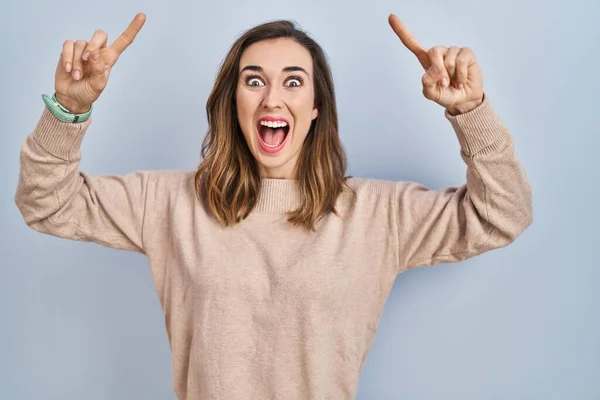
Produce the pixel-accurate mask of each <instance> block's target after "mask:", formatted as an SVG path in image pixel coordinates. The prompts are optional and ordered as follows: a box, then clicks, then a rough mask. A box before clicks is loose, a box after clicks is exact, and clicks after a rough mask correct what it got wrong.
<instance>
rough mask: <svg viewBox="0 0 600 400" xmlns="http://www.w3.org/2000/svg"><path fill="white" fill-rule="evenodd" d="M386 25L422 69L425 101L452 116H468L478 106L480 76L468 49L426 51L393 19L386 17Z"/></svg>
mask: <svg viewBox="0 0 600 400" xmlns="http://www.w3.org/2000/svg"><path fill="white" fill-rule="evenodd" d="M388 21H389V23H390V26H391V27H392V29H393V30H394V32H396V34H397V35H398V37H399V38H400V40H401V41H402V43H403V44H404V45H405V46H406V47H407V48H408V49H409V50H410V51H411V52H412V53H413V54H414V55H415V56H416V57H417V59H418V60H419V62H420V63H421V66H422V67H423V69H425V73H424V74H423V77H422V79H421V81H422V83H423V95H424V96H425V98H427V99H429V100H432V101H434V102H436V103H438V104H439V105H441V106H443V107H446V108H447V109H448V112H449V113H450V114H452V115H456V114H462V113H465V112H468V111H470V110H472V109H474V108H475V107H477V106H478V105H479V104H481V102H482V101H483V76H482V74H481V70H480V69H479V65H478V64H477V60H476V59H475V54H474V53H473V51H472V50H471V49H470V48H468V47H462V48H461V47H457V46H452V47H444V46H435V47H432V48H431V49H429V50H426V49H425V48H424V47H423V46H421V44H419V42H418V41H417V40H416V39H415V37H414V36H413V35H412V34H411V33H410V32H409V31H408V29H407V28H406V26H405V25H404V24H403V23H402V21H400V19H399V18H398V17H397V16H395V15H394V14H390V16H389V18H388Z"/></svg>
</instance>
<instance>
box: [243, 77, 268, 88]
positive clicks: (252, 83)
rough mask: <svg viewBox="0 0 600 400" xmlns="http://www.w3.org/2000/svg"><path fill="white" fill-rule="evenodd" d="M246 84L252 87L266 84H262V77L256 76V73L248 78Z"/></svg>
mask: <svg viewBox="0 0 600 400" xmlns="http://www.w3.org/2000/svg"><path fill="white" fill-rule="evenodd" d="M246 84H247V85H248V86H252V87H259V86H264V85H262V81H261V79H260V78H259V77H258V76H256V75H253V76H249V77H248V78H247V79H246Z"/></svg>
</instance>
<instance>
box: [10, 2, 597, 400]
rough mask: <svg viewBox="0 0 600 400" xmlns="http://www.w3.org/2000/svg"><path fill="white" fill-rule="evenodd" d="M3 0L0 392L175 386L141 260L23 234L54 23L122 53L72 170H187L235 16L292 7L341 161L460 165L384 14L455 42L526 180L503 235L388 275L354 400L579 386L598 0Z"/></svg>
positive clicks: (107, 394) (382, 166) (55, 48)
mask: <svg viewBox="0 0 600 400" xmlns="http://www.w3.org/2000/svg"><path fill="white" fill-rule="evenodd" d="M167 4H168V3H167V2H166V1H162V2H157V1H155V2H148V1H141V0H136V1H130V0H127V1H115V0H108V1H102V2H81V1H72V0H64V1H61V2H47V1H41V0H37V1H32V0H29V1H22V2H8V1H3V2H2V6H1V9H0V43H1V47H0V50H1V52H0V55H1V62H0V88H1V93H0V193H1V196H0V227H1V228H0V239H1V240H0V252H1V257H0V265H1V268H0V324H1V330H0V398H1V399H6V400H12V399H63V400H70V399H86V400H95V399H112V400H117V399H174V398H175V396H174V393H173V387H172V377H171V360H170V354H169V349H168V343H167V337H166V333H165V330H164V325H163V319H162V313H161V310H160V307H159V303H158V301H157V298H156V295H155V292H154V288H153V284H152V281H151V278H150V273H149V270H148V268H147V264H146V259H145V258H144V257H143V256H140V255H137V254H133V253H128V252H124V251H117V250H111V249H107V248H103V247H101V246H99V245H96V244H88V243H75V242H70V241H66V240H62V239H57V238H53V237H49V236H45V235H41V234H38V233H36V232H34V231H33V230H31V229H29V228H27V227H26V226H25V224H24V223H23V220H22V217H21V215H20V214H19V212H18V210H17V208H16V206H15V204H14V201H13V197H14V192H15V188H16V183H17V178H18V168H19V149H20V145H21V143H22V141H23V140H24V138H25V136H26V135H27V134H28V133H29V132H30V131H31V130H32V129H33V128H34V126H35V124H36V122H37V120H38V118H39V116H40V114H41V111H42V109H43V103H42V99H41V97H40V95H41V93H52V91H53V82H54V70H55V67H56V63H57V60H58V56H59V54H60V51H61V48H62V43H63V41H64V40H66V39H73V40H76V39H86V40H89V38H90V37H91V35H92V33H93V32H94V30H95V29H98V28H101V29H104V30H105V31H107V33H108V35H109V40H110V41H111V42H112V40H114V39H115V38H116V36H117V35H118V34H120V33H121V32H122V30H123V29H124V28H125V27H126V26H127V24H128V23H129V22H130V20H131V18H133V16H134V15H135V14H136V13H137V12H138V11H143V12H145V13H146V14H147V16H148V20H147V22H146V25H145V27H144V29H143V31H142V33H141V34H140V35H139V36H138V38H137V40H136V42H135V43H134V45H133V46H132V47H130V48H129V49H128V50H127V52H126V53H125V54H124V55H123V57H122V58H121V60H120V61H119V63H118V64H117V66H116V67H115V69H114V70H113V73H112V75H111V79H110V81H109V84H108V87H107V89H106V91H105V93H104V94H103V95H102V97H101V98H100V100H99V101H98V102H97V103H96V108H95V111H94V115H95V119H94V124H93V125H92V127H91V128H90V130H89V134H88V135H87V137H86V139H85V141H84V144H83V154H84V157H83V163H82V168H83V169H85V170H86V171H87V172H89V173H97V174H104V173H120V174H125V173H127V172H131V171H133V170H139V169H192V168H194V167H195V166H196V164H197V163H198V161H199V157H200V155H199V154H200V144H201V140H202V137H203V135H204V132H205V130H206V127H207V124H206V117H205V108H204V106H205V102H206V99H207V96H208V94H209V92H210V90H211V87H212V84H213V81H214V77H215V74H216V71H217V67H218V65H219V63H220V62H221V60H222V59H223V57H224V56H225V54H226V52H227V49H228V48H229V46H230V45H231V43H232V42H233V41H234V40H235V38H236V37H237V35H238V34H240V33H241V32H242V31H244V30H246V29H248V28H250V27H251V26H253V25H256V24H258V23H261V22H264V21H266V20H270V19H276V18H290V19H294V20H296V21H298V22H299V23H300V24H301V26H302V27H303V28H305V29H307V30H308V31H309V33H310V34H312V35H313V36H314V37H315V38H316V40H317V41H318V42H319V43H320V44H321V45H322V46H323V47H324V49H325V50H326V52H327V53H328V54H329V56H330V58H331V65H332V68H333V71H334V75H335V84H336V90H337V96H338V105H339V116H340V129H341V137H342V140H343V143H344V145H345V148H346V150H347V153H348V157H349V161H350V170H349V171H348V172H349V174H351V175H354V176H361V177H372V178H382V179H392V180H414V181H420V182H423V183H426V184H428V185H429V186H430V187H432V188H441V187H444V186H454V185H460V184H462V183H463V182H464V179H465V166H464V164H463V163H462V160H461V159H460V157H459V147H458V143H457V140H456V138H455V136H454V133H453V131H452V129H451V127H450V124H449V122H448V121H447V120H446V119H445V118H444V117H443V110H442V108H441V107H439V106H438V105H436V104H435V103H432V102H430V101H428V100H426V99H425V98H424V97H423V96H422V94H421V81H420V79H421V74H422V70H421V67H420V65H419V64H418V62H417V60H416V59H415V58H414V57H413V55H412V54H411V53H409V52H408V50H407V49H405V48H404V47H403V46H402V44H401V43H400V41H399V40H398V39H397V37H396V36H395V35H394V33H393V32H392V30H391V29H390V27H389V25H388V23H387V16H388V14H389V13H390V12H394V13H396V14H397V15H398V16H400V18H402V19H403V20H404V21H405V23H406V24H407V25H408V27H409V28H410V29H411V30H412V31H413V32H414V34H415V35H416V36H417V38H418V39H419V40H420V41H421V42H422V43H423V45H424V46H426V47H432V46H434V45H445V46H450V45H458V46H468V47H471V48H472V49H473V50H474V51H475V54H476V55H477V57H478V60H479V62H480V65H481V68H482V70H483V74H484V80H485V90H486V92H487V93H488V95H489V97H490V100H491V102H492V104H493V106H494V108H495V110H496V111H497V113H498V114H499V115H500V116H501V118H502V120H503V121H504V122H505V123H506V124H507V125H508V127H509V128H510V129H511V130H512V132H513V134H514V138H515V142H516V150H517V152H518V154H519V157H520V159H521V161H522V163H523V166H524V167H525V169H526V173H527V175H528V177H529V178H530V180H531V183H532V186H533V195H534V223H533V225H532V226H531V227H530V228H529V229H528V230H527V231H526V232H525V233H524V234H523V235H522V236H521V237H520V238H519V239H518V241H517V242H515V243H514V244H512V245H511V246H509V247H507V248H504V249H500V250H496V251H493V252H490V253H487V254H485V255H482V256H480V257H477V258H474V259H471V260H468V261H466V262H463V263H460V264H452V265H451V264H446V265H440V266H436V267H429V268H421V269H417V270H412V271H410V272H407V273H404V274H402V275H400V276H399V277H398V280H397V281H396V284H395V286H394V288H393V292H392V293H391V295H390V297H389V299H388V302H387V303H386V307H385V310H384V313H383V315H382V318H381V322H380V325H379V332H378V335H377V337H376V340H375V343H374V345H373V347H372V350H371V352H370V355H369V357H368V359H367V361H366V364H365V366H364V369H363V371H362V373H361V375H360V382H359V393H358V396H357V398H358V399H360V400H367V399H369V400H370V399H411V400H421V399H444V400H445V399H486V400H492V399H511V400H514V399H543V400H551V399H569V400H571V399H577V400H584V399H585V400H587V399H590V400H591V399H599V398H600V291H599V290H598V285H599V282H600V261H598V259H597V255H598V251H597V248H594V246H597V244H598V239H600V234H599V233H598V227H599V226H600V225H599V224H600V218H599V212H598V205H599V201H598V200H599V196H598V195H599V191H600V189H599V186H600V183H599V175H600V174H599V170H600V168H598V166H597V162H596V157H597V154H598V148H599V145H600V140H599V135H598V134H599V133H600V132H599V131H600V129H599V125H598V122H599V121H598V114H599V111H598V108H599V107H598V106H599V105H600V101H599V99H598V94H599V93H600V84H599V81H600V73H599V71H600V65H599V64H600V62H599V61H600V57H599V56H598V52H599V51H600V46H599V44H600V43H599V42H600V40H599V36H600V35H599V33H598V32H599V31H598V29H597V28H594V26H595V25H596V23H597V21H598V17H599V16H600V15H599V14H600V13H599V12H598V11H599V5H598V4H599V3H598V2H597V1H595V0H577V1H569V2H566V1H563V2H558V1H541V0H535V1H528V2H526V3H521V1H517V0H509V1H506V0H504V1H494V2H489V1H485V2H482V1H478V0H455V1H453V2H448V1H442V0H421V1H419V2H415V1H368V2H360V3H359V2H356V3H352V2H343V3H342V2H339V3H335V2H332V1H324V0H319V1H308V0H305V1H295V2H284V1H265V0H261V1H254V2H242V1H238V2H231V1H230V2H226V1H223V2H213V3H211V4H208V3H207V2H195V1H182V0H174V1H172V2H170V4H169V5H167Z"/></svg>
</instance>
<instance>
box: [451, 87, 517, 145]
mask: <svg viewBox="0 0 600 400" xmlns="http://www.w3.org/2000/svg"><path fill="white" fill-rule="evenodd" d="M445 116H446V118H447V119H448V120H449V121H450V123H451V124H452V128H454V131H455V132H456V136H457V138H458V141H459V143H460V147H461V149H462V151H463V152H464V153H465V154H466V155H467V156H473V155H475V154H477V153H479V152H481V151H482V150H485V151H484V152H488V151H493V148H494V147H495V146H493V145H494V144H497V143H499V142H500V139H502V138H503V137H504V136H506V135H507V134H508V132H507V129H506V126H505V125H504V124H503V123H502V121H500V119H499V118H498V116H497V115H496V113H495V112H494V110H493V109H492V106H491V105H490V103H489V100H488V96H487V95H486V94H484V96H483V102H482V103H481V104H480V105H478V106H477V107H475V108H474V109H473V110H471V111H468V112H466V113H464V114H459V115H451V114H450V113H448V111H447V110H446V111H445Z"/></svg>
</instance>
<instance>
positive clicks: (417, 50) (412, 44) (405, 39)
mask: <svg viewBox="0 0 600 400" xmlns="http://www.w3.org/2000/svg"><path fill="white" fill-rule="evenodd" d="M388 22H389V23H390V26H391V27H392V29H393V30H394V32H396V35H398V37H399V38H400V40H401V41H402V43H403V44H404V45H405V46H406V47H407V48H408V49H409V50H410V51H411V52H412V53H413V54H414V55H415V56H417V59H418V60H419V62H420V63H421V66H422V67H423V68H424V69H428V68H429V67H430V66H431V62H430V61H429V56H428V55H427V50H425V48H424V47H423V46H421V44H420V43H419V42H418V41H417V39H416V38H415V37H414V36H413V34H412V33H410V32H409V31H408V29H407V28H406V26H405V25H404V23H402V21H400V18H398V17H397V16H395V15H394V14H390V16H389V18H388Z"/></svg>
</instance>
